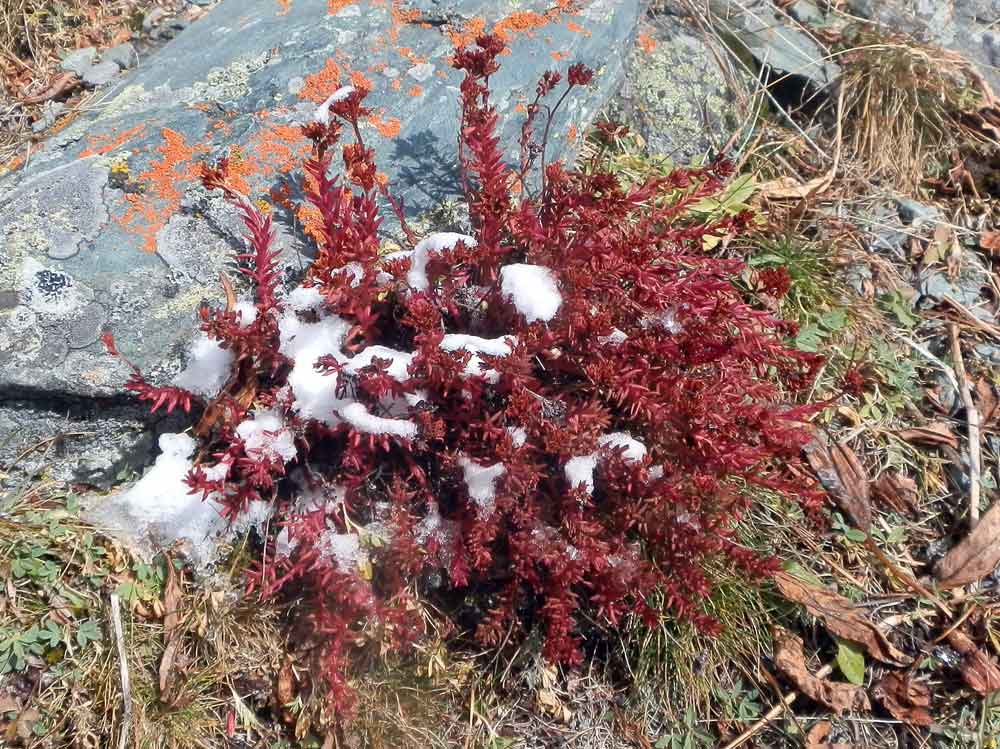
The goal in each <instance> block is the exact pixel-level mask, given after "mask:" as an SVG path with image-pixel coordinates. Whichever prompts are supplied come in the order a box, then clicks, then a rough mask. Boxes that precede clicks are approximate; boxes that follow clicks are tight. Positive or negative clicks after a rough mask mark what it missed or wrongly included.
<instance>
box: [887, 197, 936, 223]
mask: <svg viewBox="0 0 1000 749" xmlns="http://www.w3.org/2000/svg"><path fill="white" fill-rule="evenodd" d="M896 210H897V211H898V212H899V218H900V219H901V220H902V222H903V223H904V224H906V225H907V226H913V227H917V226H920V225H922V224H924V223H926V222H928V221H933V220H935V219H938V218H940V217H941V213H940V212H939V211H938V209H937V208H936V207H935V206H932V205H924V204H923V203H918V202H917V201H916V200H910V199H909V198H897V199H896Z"/></svg>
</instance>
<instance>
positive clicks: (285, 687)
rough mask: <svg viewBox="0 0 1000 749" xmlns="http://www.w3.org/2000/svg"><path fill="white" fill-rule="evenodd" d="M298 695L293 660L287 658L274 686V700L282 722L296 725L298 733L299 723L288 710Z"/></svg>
mask: <svg viewBox="0 0 1000 749" xmlns="http://www.w3.org/2000/svg"><path fill="white" fill-rule="evenodd" d="M297 694H298V680H297V679H296V678H295V671H294V669H292V659H291V658H289V657H288V656H286V657H285V660H284V661H282V663H281V668H280V669H278V679H277V681H276V682H275V684H274V699H275V702H277V703H278V708H279V710H280V711H281V720H282V721H284V723H285V724H286V725H293V724H295V725H296V733H297V732H298V722H297V721H296V719H295V715H294V713H292V711H291V710H289V709H288V707H287V705H290V704H291V703H293V702H295V697H296V696H297Z"/></svg>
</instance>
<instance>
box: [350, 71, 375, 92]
mask: <svg viewBox="0 0 1000 749" xmlns="http://www.w3.org/2000/svg"><path fill="white" fill-rule="evenodd" d="M351 85H352V86H354V88H363V89H364V90H365V91H371V90H372V89H373V88H375V84H374V83H372V82H371V79H370V78H369V77H368V76H366V75H365V74H364V73H362V72H361V71H360V70H355V71H354V72H353V73H351Z"/></svg>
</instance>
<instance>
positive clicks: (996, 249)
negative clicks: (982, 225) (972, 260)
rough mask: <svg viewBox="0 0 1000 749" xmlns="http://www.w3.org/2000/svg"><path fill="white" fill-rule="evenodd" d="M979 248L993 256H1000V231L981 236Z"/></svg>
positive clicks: (986, 232)
mask: <svg viewBox="0 0 1000 749" xmlns="http://www.w3.org/2000/svg"><path fill="white" fill-rule="evenodd" d="M979 246H980V247H982V248H983V249H984V250H986V251H987V252H988V253H990V254H991V255H1000V231H984V232H983V233H982V234H980V235H979Z"/></svg>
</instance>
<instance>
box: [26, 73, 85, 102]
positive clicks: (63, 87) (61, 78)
mask: <svg viewBox="0 0 1000 749" xmlns="http://www.w3.org/2000/svg"><path fill="white" fill-rule="evenodd" d="M79 85H80V78H79V76H77V75H76V74H75V73H62V74H60V75H57V76H56V77H55V78H53V79H52V83H50V84H49V85H48V86H46V88H45V90H44V91H42V92H41V93H38V94H35V95H33V96H26V97H25V98H23V99H21V103H22V104H41V103H42V102H46V101H48V100H49V99H55V98H56V97H57V96H61V95H62V94H64V93H66V92H68V91H72V90H73V89H74V88H76V87H77V86H79Z"/></svg>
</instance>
